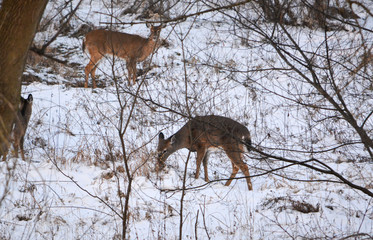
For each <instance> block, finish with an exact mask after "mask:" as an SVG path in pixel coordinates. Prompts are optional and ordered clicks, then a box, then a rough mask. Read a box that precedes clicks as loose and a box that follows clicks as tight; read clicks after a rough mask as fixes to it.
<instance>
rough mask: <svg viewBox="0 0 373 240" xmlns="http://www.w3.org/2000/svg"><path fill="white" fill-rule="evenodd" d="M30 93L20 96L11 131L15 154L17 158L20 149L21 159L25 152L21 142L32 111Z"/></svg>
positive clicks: (23, 157)
mask: <svg viewBox="0 0 373 240" xmlns="http://www.w3.org/2000/svg"><path fill="white" fill-rule="evenodd" d="M32 102H33V97H32V94H29V95H28V97H27V99H24V98H23V97H21V104H20V109H19V110H18V111H17V116H16V119H15V121H14V126H13V131H12V141H13V148H14V153H15V156H16V157H17V158H18V148H19V147H20V149H21V156H22V159H23V160H25V153H24V150H23V142H24V140H25V139H24V138H25V134H26V129H27V126H28V122H29V120H30V117H31V112H32Z"/></svg>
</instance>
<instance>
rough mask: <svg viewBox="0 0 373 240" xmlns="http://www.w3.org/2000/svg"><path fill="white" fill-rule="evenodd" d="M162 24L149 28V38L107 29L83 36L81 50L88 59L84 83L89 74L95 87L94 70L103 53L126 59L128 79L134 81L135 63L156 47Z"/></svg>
mask: <svg viewBox="0 0 373 240" xmlns="http://www.w3.org/2000/svg"><path fill="white" fill-rule="evenodd" d="M162 27H163V25H160V26H157V27H154V26H151V28H150V36H149V38H143V37H140V36H138V35H132V34H128V33H121V32H114V31H109V30H103V29H99V30H93V31H91V32H89V33H87V35H86V36H85V40H84V42H83V51H84V50H87V51H88V53H89V55H90V61H89V63H88V64H87V66H86V67H85V85H84V87H85V88H87V87H88V78H89V74H91V76H92V82H93V88H95V87H96V81H95V71H96V68H97V65H98V62H99V61H100V60H101V59H102V58H103V57H104V56H105V55H115V56H117V57H120V58H123V59H124V60H125V61H126V65H127V70H128V81H129V82H130V83H131V81H132V83H133V84H135V83H136V63H138V62H142V61H144V60H145V59H146V58H147V57H148V56H149V55H150V54H151V53H152V52H153V51H154V50H155V48H156V45H157V41H158V38H159V34H160V31H161V29H162Z"/></svg>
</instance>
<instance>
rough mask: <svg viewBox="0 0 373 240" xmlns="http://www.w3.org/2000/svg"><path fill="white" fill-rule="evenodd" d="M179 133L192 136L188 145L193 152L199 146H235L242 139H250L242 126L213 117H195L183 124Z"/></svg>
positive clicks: (246, 130)
mask: <svg viewBox="0 0 373 240" xmlns="http://www.w3.org/2000/svg"><path fill="white" fill-rule="evenodd" d="M180 132H184V135H187V136H190V134H191V135H192V138H191V140H192V142H190V141H189V145H190V148H191V149H193V150H194V149H195V148H196V147H199V145H201V146H202V145H204V146H207V147H219V146H223V145H227V144H234V145H236V144H237V143H238V142H240V141H242V139H243V138H245V139H250V132H249V130H248V129H247V128H246V127H245V126H244V125H242V124H240V123H238V122H236V121H234V120H232V119H230V118H226V117H221V116H215V115H210V116H199V117H195V118H194V119H192V120H190V121H189V122H188V123H187V124H185V125H184V127H183V128H182V129H180ZM189 139H190V137H189Z"/></svg>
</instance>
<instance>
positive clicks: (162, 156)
mask: <svg viewBox="0 0 373 240" xmlns="http://www.w3.org/2000/svg"><path fill="white" fill-rule="evenodd" d="M216 147H219V148H222V149H223V150H224V151H225V153H226V154H227V156H228V157H229V158H230V160H231V163H232V167H233V171H232V174H231V176H230V179H229V180H228V181H227V183H226V184H225V185H226V186H229V184H230V183H231V182H232V179H233V178H234V177H235V176H236V174H237V172H238V170H239V169H241V171H242V172H243V173H244V175H245V176H246V181H247V186H248V188H249V190H252V184H251V180H250V174H249V169H248V167H247V165H246V164H245V163H244V162H243V160H242V158H243V156H242V153H243V152H244V148H245V147H246V148H247V150H250V147H251V138H250V132H249V130H248V129H247V128H246V127H245V126H243V125H242V124H240V123H238V122H236V121H234V120H232V119H230V118H226V117H220V116H214V115H210V116H200V117H196V118H193V119H192V120H190V121H189V122H187V123H186V124H185V125H184V126H183V127H182V128H181V129H180V130H179V131H178V132H176V133H175V134H174V135H172V136H171V137H169V138H168V139H165V138H164V135H163V133H160V134H159V142H158V153H159V155H158V169H159V170H161V169H163V168H164V163H165V161H166V159H167V158H168V157H169V156H170V155H171V154H172V153H174V152H176V151H177V150H179V149H182V148H187V149H189V150H190V151H192V152H197V159H196V160H197V169H196V176H195V177H196V178H198V177H199V171H200V167H201V163H202V162H203V167H204V172H205V181H206V182H208V181H209V179H208V171H207V160H208V150H209V149H210V148H216Z"/></svg>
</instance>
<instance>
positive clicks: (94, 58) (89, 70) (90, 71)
mask: <svg viewBox="0 0 373 240" xmlns="http://www.w3.org/2000/svg"><path fill="white" fill-rule="evenodd" d="M102 57H103V55H101V54H91V58H90V60H89V63H88V64H87V66H86V67H85V69H84V72H85V84H84V87H85V88H88V80H89V75H91V77H92V87H93V88H96V68H97V65H98V63H99V61H100V60H101V58H102Z"/></svg>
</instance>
